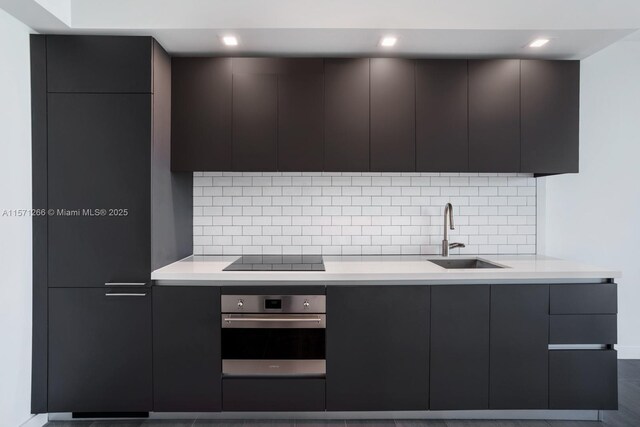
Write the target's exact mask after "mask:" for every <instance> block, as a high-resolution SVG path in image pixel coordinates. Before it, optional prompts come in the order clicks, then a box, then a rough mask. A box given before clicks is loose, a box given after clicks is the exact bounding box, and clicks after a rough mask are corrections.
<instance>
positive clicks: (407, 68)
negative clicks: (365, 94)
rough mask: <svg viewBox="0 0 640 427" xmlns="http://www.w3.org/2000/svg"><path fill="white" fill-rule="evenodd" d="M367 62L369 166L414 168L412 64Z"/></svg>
mask: <svg viewBox="0 0 640 427" xmlns="http://www.w3.org/2000/svg"><path fill="white" fill-rule="evenodd" d="M370 64H371V102H370V108H371V111H370V114H371V125H370V128H371V160H370V168H371V170H372V171H375V172H412V171H415V170H416V162H415V159H416V116H415V112H416V103H415V92H416V91H415V63H414V61H412V60H408V59H396V58H373V59H371V62H370Z"/></svg>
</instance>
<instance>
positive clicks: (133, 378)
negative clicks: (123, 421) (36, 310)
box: [48, 288, 152, 412]
mask: <svg viewBox="0 0 640 427" xmlns="http://www.w3.org/2000/svg"><path fill="white" fill-rule="evenodd" d="M150 292H151V289H150V288H141V289H127V290H126V291H118V292H117V293H115V292H114V293H115V294H114V295H112V296H107V294H109V292H108V291H106V290H105V289H87V288H84V289H82V288H64V289H50V290H49V404H48V405H49V407H48V409H49V412H147V411H150V410H151V409H152V406H151V405H152V399H151V394H152V386H151V365H152V363H151V296H150V295H149V293H150Z"/></svg>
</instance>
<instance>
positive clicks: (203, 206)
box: [193, 172, 536, 255]
mask: <svg viewBox="0 0 640 427" xmlns="http://www.w3.org/2000/svg"><path fill="white" fill-rule="evenodd" d="M193 183H194V188H193V208H194V209H193V215H194V217H193V234H194V241H193V244H194V248H193V251H194V254H198V255H202V254H204V255H206V254H210V255H220V254H252V253H253V254H255V253H258V254H260V253H262V254H309V253H322V254H325V255H340V254H342V255H373V254H437V253H438V251H439V250H440V243H441V240H442V232H443V231H442V228H443V209H444V205H445V203H449V202H450V203H452V204H453V205H454V214H455V222H456V229H455V230H452V231H450V232H449V240H450V241H451V242H462V243H465V244H466V245H467V247H466V248H463V249H459V250H458V249H456V250H454V251H452V253H455V254H535V252H536V182H535V178H533V176H532V175H530V174H497V173H481V174H473V173H468V174H462V173H447V174H444V173H443V174H438V173H339V172H336V173H300V172H296V173H280V172H269V173H260V172H251V173H249V172H195V173H194V181H193Z"/></svg>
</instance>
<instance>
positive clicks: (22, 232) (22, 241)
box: [0, 9, 31, 427]
mask: <svg viewBox="0 0 640 427" xmlns="http://www.w3.org/2000/svg"><path fill="white" fill-rule="evenodd" d="M29 33H30V29H29V28H27V27H26V26H24V25H23V24H22V23H21V22H19V21H17V20H16V19H14V18H13V17H12V16H10V15H9V14H7V13H6V12H5V11H4V10H1V9H0V57H1V58H2V62H0V343H2V345H1V350H0V425H2V426H8V427H9V426H11V427H13V426H18V425H20V424H22V423H24V422H25V421H27V420H28V419H29V418H30V416H31V415H30V410H29V408H30V400H31V399H30V390H31V218H28V217H27V218H16V217H7V216H3V211H4V210H5V209H20V208H22V209H25V208H30V207H31V106H30V105H31V102H30V83H29V75H30V70H29Z"/></svg>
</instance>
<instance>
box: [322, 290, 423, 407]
mask: <svg viewBox="0 0 640 427" xmlns="http://www.w3.org/2000/svg"><path fill="white" fill-rule="evenodd" d="M429 298H430V289H429V287H428V286H398V285H391V286H382V285H374V286H359V285H356V286H328V287H327V410H328V411H390V410H426V409H427V408H428V403H429V307H430V303H429Z"/></svg>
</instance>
